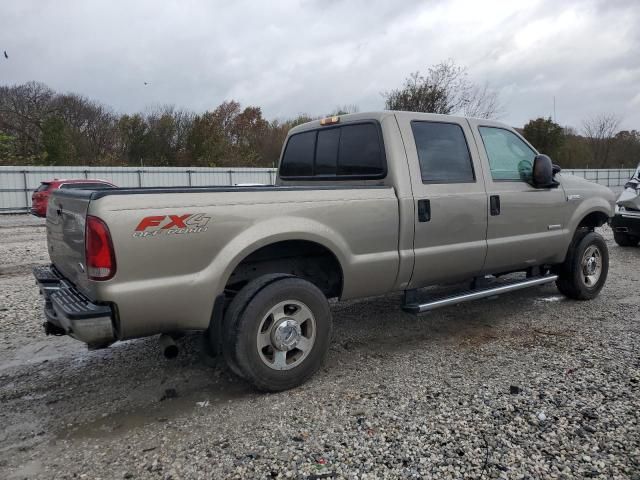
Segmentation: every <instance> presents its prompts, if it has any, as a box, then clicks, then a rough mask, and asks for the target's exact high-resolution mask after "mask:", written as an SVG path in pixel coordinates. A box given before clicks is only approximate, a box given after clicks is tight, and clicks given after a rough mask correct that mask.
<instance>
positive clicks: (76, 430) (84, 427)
mask: <svg viewBox="0 0 640 480" xmlns="http://www.w3.org/2000/svg"><path fill="white" fill-rule="evenodd" d="M216 387H218V388H219V389H218V388H216ZM214 388H215V390H214V391H211V390H212V389H210V388H208V389H207V390H208V391H203V392H199V393H189V394H187V395H185V396H177V397H175V398H170V397H169V398H166V399H165V400H163V401H160V402H157V403H154V404H152V405H146V406H140V407H136V408H134V409H131V410H128V411H122V412H116V413H113V414H109V415H105V416H103V417H100V418H98V419H96V420H93V421H89V422H85V423H79V424H75V425H70V426H67V427H66V428H65V429H63V430H61V431H59V432H58V433H57V435H56V436H57V437H58V438H61V439H65V440H79V439H85V438H98V439H109V438H115V437H118V436H121V435H123V434H125V433H127V432H129V431H131V430H134V429H136V428H139V427H144V426H147V425H150V424H152V423H165V422H171V421H172V420H175V419H178V418H180V417H182V416H185V415H206V413H207V412H208V411H211V410H212V409H215V408H216V407H220V406H221V405H224V404H226V403H228V402H236V401H238V400H243V399H245V400H246V399H251V398H254V397H255V396H256V395H259V394H258V393H255V391H254V390H252V389H251V388H250V387H249V386H248V385H246V384H244V383H238V384H235V383H234V384H229V383H228V382H226V381H220V384H217V385H215V386H214ZM167 393H168V392H165V395H166V394H167Z"/></svg>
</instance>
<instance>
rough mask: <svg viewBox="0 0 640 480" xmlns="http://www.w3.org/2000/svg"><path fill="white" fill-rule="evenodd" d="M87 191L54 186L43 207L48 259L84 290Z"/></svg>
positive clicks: (85, 287) (86, 288)
mask: <svg viewBox="0 0 640 480" xmlns="http://www.w3.org/2000/svg"><path fill="white" fill-rule="evenodd" d="M91 193H92V192H91V191H88V190H67V191H64V190H56V191H54V192H52V195H51V197H50V198H49V205H48V207H47V248H48V250H49V257H50V258H51V262H52V263H53V265H55V267H56V268H57V269H58V271H59V272H60V273H62V274H63V275H64V276H65V277H66V278H67V280H69V281H71V282H72V283H73V284H75V286H76V287H77V288H78V289H79V290H80V291H82V292H83V293H85V294H87V293H88V291H89V282H88V278H87V274H86V272H85V270H86V269H85V265H86V264H85V252H84V228H85V218H86V216H87V210H88V208H89V202H90V201H91Z"/></svg>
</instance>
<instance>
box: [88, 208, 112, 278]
mask: <svg viewBox="0 0 640 480" xmlns="http://www.w3.org/2000/svg"><path fill="white" fill-rule="evenodd" d="M84 246H85V254H86V262H87V274H88V276H89V278H90V279H91V280H109V279H110V278H113V276H114V275H115V274H116V256H115V253H114V251H113V243H112V242H111V234H110V233H109V228H108V227H107V224H106V223H104V222H103V221H102V220H100V219H99V218H98V217H93V216H91V215H89V216H87V225H86V231H85V237H84Z"/></svg>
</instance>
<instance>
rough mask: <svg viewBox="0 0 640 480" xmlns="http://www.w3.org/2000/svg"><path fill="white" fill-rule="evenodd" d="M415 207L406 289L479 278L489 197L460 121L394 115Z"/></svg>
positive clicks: (469, 138) (471, 143)
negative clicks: (405, 155)
mask: <svg viewBox="0 0 640 480" xmlns="http://www.w3.org/2000/svg"><path fill="white" fill-rule="evenodd" d="M396 115H397V119H398V124H399V126H400V131H401V134H402V138H403V141H404V145H405V151H406V154H407V160H408V163H409V165H408V167H409V173H410V177H411V186H412V189H413V197H414V202H415V206H414V207H415V215H414V225H415V227H414V231H415V233H414V242H413V244H414V245H413V248H414V256H415V263H414V268H413V274H412V277H411V281H410V283H409V287H408V288H420V287H423V286H427V285H432V284H437V283H441V282H452V281H456V280H466V279H469V278H471V277H474V276H476V275H478V274H479V272H480V271H481V269H482V266H483V264H484V259H485V255H486V251H487V244H486V238H485V237H486V230H487V196H486V192H485V189H484V179H483V176H482V170H481V166H480V161H479V159H478V155H477V150H476V147H475V144H474V141H473V136H472V134H471V130H470V128H469V125H468V123H467V122H466V121H465V120H464V119H456V118H455V117H445V116H441V115H428V114H410V113H397V114H396Z"/></svg>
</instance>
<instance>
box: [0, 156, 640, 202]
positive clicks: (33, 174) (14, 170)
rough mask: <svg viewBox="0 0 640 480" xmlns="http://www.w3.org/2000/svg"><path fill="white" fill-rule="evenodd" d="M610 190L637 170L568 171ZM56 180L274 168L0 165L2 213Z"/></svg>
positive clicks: (226, 174) (182, 179)
mask: <svg viewBox="0 0 640 480" xmlns="http://www.w3.org/2000/svg"><path fill="white" fill-rule="evenodd" d="M562 172H563V173H565V174H571V175H577V176H579V177H583V178H585V179H587V180H589V181H592V182H596V183H599V184H601V185H606V186H608V187H614V188H615V187H621V186H622V185H624V184H625V183H626V182H627V181H628V180H629V179H630V178H631V177H632V176H633V173H634V172H635V169H632V168H624V169H567V170H563V171H562ZM54 178H67V179H71V178H99V179H102V180H107V181H109V182H111V183H113V184H115V185H118V186H119V187H160V186H162V187H167V186H208V185H236V184H238V183H262V184H267V185H272V184H273V183H274V182H275V179H276V169H275V168H206V167H192V168H182V167H144V168H137V167H21V166H16V167H3V166H0V213H2V212H20V211H27V210H28V209H29V207H30V206H31V194H32V193H33V191H34V190H35V189H36V188H38V185H40V182H42V181H44V180H52V179H54Z"/></svg>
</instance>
